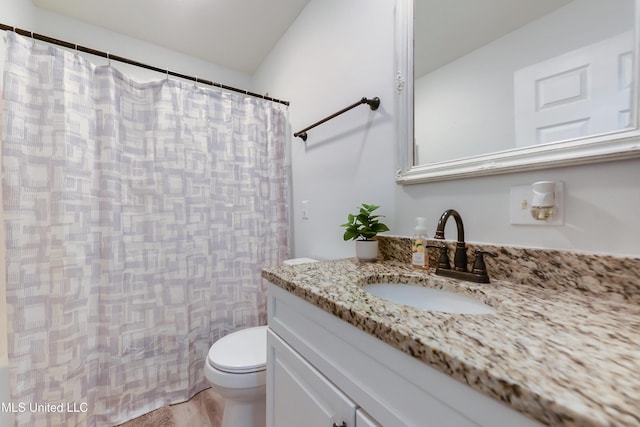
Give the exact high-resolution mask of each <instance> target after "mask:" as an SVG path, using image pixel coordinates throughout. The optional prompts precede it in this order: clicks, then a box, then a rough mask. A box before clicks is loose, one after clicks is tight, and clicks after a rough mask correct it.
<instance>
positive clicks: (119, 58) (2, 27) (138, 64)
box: [0, 23, 289, 106]
mask: <svg viewBox="0 0 640 427" xmlns="http://www.w3.org/2000/svg"><path fill="white" fill-rule="evenodd" d="M0 30H4V31H13V32H15V33H17V34H20V35H23V36H26V37H31V38H32V39H37V40H41V41H44V42H47V43H51V44H55V45H58V46H62V47H66V48H68V49H74V50H76V51H80V52H85V53H89V54H91V55H95V56H100V57H102V58H107V59H108V60H113V61H118V62H123V63H125V64H130V65H135V66H136V67H140V68H145V69H147V70H151V71H157V72H159V73H163V74H166V75H171V76H174V77H179V78H181V79H185V80H190V81H193V82H196V83H202V84H205V85H209V86H215V87H219V88H221V89H225V90H230V91H233V92H239V93H243V94H245V95H249V96H253V97H256V98H262V99H265V100H267V101H272V102H277V103H279V104H284V105H287V106H288V105H289V101H282V100H280V99H275V98H271V97H270V96H266V95H261V94H259V93H255V92H249V91H248V90H245V89H238V88H236V87H233V86H227V85H225V84H222V83H216V82H212V81H210V80H204V79H201V78H198V77H192V76H188V75H186V74H181V73H177V72H175V71H171V70H169V69H168V68H166V69H163V68H160V67H155V66H153V65H148V64H143V63H142V62H138V61H134V60H133V59H128V58H124V57H122V56H118V55H112V54H111V53H109V52H102V51H100V50H96V49H92V48H90V47H86V46H81V45H79V44H76V43H70V42H66V41H64V40H59V39H54V38H53V37H49V36H45V35H42V34H38V33H34V32H32V31H27V30H23V29H21V28H16V27H12V26H10V25H5V24H2V23H0Z"/></svg>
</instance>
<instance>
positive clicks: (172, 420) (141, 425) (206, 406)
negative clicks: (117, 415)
mask: <svg viewBox="0 0 640 427" xmlns="http://www.w3.org/2000/svg"><path fill="white" fill-rule="evenodd" d="M223 410H224V399H223V398H222V397H220V395H218V394H217V393H216V392H215V391H213V389H210V388H209V389H207V390H204V391H201V392H200V393H198V394H196V395H195V396H193V398H191V400H189V401H188V402H184V403H179V404H177V405H171V406H166V407H163V408H160V409H157V410H155V411H152V412H149V413H148V414H145V415H142V416H141V417H138V418H136V419H133V420H131V421H127V422H126V423H124V424H120V425H119V426H118V427H220V422H221V421H222V411H223Z"/></svg>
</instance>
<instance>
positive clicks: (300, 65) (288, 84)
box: [254, 0, 640, 258]
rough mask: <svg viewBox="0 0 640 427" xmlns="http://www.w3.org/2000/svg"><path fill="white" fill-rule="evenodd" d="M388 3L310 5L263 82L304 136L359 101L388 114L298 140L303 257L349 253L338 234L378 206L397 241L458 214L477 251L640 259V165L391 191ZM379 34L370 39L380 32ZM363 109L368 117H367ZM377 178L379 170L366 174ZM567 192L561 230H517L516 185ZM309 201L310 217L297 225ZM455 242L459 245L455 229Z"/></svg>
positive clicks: (263, 71)
mask: <svg viewBox="0 0 640 427" xmlns="http://www.w3.org/2000/svg"><path fill="white" fill-rule="evenodd" d="M392 3H394V2H391V1H367V0H351V1H349V2H344V1H339V0H311V2H310V3H309V5H308V6H307V8H306V9H305V10H304V11H303V13H302V14H301V15H300V17H299V18H298V20H297V21H296V22H295V24H294V25H293V26H292V27H291V28H290V30H289V31H288V32H287V34H285V36H284V37H283V38H282V40H281V41H280V43H279V44H278V46H277V47H276V48H275V49H274V50H273V51H272V53H271V55H270V56H269V58H268V59H267V60H266V61H265V63H264V64H263V65H262V67H261V68H260V69H259V70H258V72H257V73H256V76H255V79H254V83H255V84H256V85H257V87H258V88H259V90H261V91H265V90H268V91H269V92H270V93H277V94H278V95H279V96H282V97H283V98H284V99H289V100H291V101H292V104H291V110H290V111H291V121H292V126H293V128H294V129H293V130H299V129H300V128H302V127H305V126H307V125H308V124H311V123H313V122H315V121H316V120H319V119H320V118H323V117H324V116H325V115H327V114H328V113H332V112H334V111H336V110H337V109H339V108H341V107H342V106H346V105H348V104H350V103H351V102H352V99H353V98H355V99H358V98H359V97H360V96H363V95H366V96H374V95H377V96H380V97H381V98H382V107H381V109H382V112H381V113H382V114H380V113H376V114H380V115H373V116H372V117H374V119H373V122H371V123H372V124H371V126H370V127H366V126H365V127H363V126H364V124H365V123H366V122H368V117H369V116H368V114H369V113H367V112H366V111H363V110H352V111H351V112H349V113H346V114H348V115H344V116H341V117H343V119H340V118H336V119H334V120H332V121H330V122H327V123H325V124H324V125H321V126H320V127H318V128H316V129H314V130H312V131H310V132H309V141H308V142H307V144H306V146H305V144H303V143H302V142H301V141H300V140H299V139H295V140H294V141H292V155H293V157H292V160H293V182H294V191H293V194H294V196H293V207H294V219H293V224H294V230H295V245H296V246H295V255H296V256H316V257H322V258H337V257H342V256H350V255H352V254H353V252H352V249H351V246H350V245H346V244H345V243H344V242H343V241H342V240H341V230H340V229H339V227H338V226H337V225H338V224H340V223H342V222H344V219H345V218H344V217H345V214H346V213H347V212H348V211H349V210H350V209H352V208H353V207H354V206H355V205H356V204H358V203H359V202H372V203H379V204H381V205H382V206H383V208H384V213H385V214H386V215H387V216H388V218H387V219H388V225H389V226H390V227H391V234H394V235H404V236H409V235H411V234H412V231H413V227H414V221H415V217H416V216H427V218H428V223H429V224H431V227H430V230H429V231H430V233H433V232H434V229H435V226H436V223H437V219H438V218H439V216H440V215H441V213H442V212H443V211H444V210H446V209H448V208H455V209H457V210H458V211H459V212H460V213H461V214H462V217H463V219H464V222H465V232H466V238H467V240H468V241H470V242H479V243H491V244H505V245H514V246H529V247H540V248H549V249H565V250H574V251H584V252H595V253H608V254H614V255H632V256H640V241H638V236H640V221H638V220H637V218H638V217H639V215H640V160H639V159H631V160H626V161H616V162H607V163H597V164H591V165H584V166H576V167H565V168H556V169H547V170H542V171H534V172H527V173H510V174H505V175H497V176H492V177H482V178H473V179H464V180H453V181H446V182H436V183H428V184H418V185H408V186H399V185H396V184H395V183H394V169H395V164H396V163H395V159H396V151H395V144H396V141H394V140H393V124H392V119H393V115H394V109H393V101H392V99H393V87H394V69H393V67H392V63H393V37H394V32H393V25H394V24H393V5H392ZM372 28H373V29H372ZM360 108H365V107H360ZM372 170H376V171H377V172H375V173H374V174H372V175H370V173H371V171H372ZM543 179H552V180H562V181H564V182H565V190H566V217H565V221H566V224H565V226H563V227H545V226H513V225H510V224H509V195H510V187H511V186H514V185H524V184H531V183H533V182H535V181H538V180H543ZM303 200H309V203H310V219H308V220H302V219H301V218H300V216H301V214H300V205H301V202H302V201H303ZM446 232H447V238H450V239H454V238H455V228H454V227H453V224H449V225H448V226H447V230H446Z"/></svg>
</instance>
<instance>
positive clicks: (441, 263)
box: [427, 244, 451, 270]
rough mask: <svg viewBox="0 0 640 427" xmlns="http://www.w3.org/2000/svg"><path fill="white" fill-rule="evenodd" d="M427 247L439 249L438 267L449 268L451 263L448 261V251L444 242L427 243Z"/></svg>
mask: <svg viewBox="0 0 640 427" xmlns="http://www.w3.org/2000/svg"><path fill="white" fill-rule="evenodd" d="M427 247H428V248H436V249H440V258H439V259H438V268H442V269H445V270H449V269H450V268H451V264H450V263H449V253H448V250H447V245H446V244H443V245H427Z"/></svg>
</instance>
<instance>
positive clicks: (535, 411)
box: [262, 259, 640, 426]
mask: <svg viewBox="0 0 640 427" xmlns="http://www.w3.org/2000/svg"><path fill="white" fill-rule="evenodd" d="M262 275H263V277H264V278H266V279H268V280H269V281H270V282H272V283H274V284H275V285H277V286H279V287H281V288H283V289H285V290H287V291H289V292H291V293H293V294H295V295H297V296H299V297H301V298H303V299H305V300H307V301H308V302H310V303H312V304H314V305H316V306H318V307H320V308H322V309H324V310H326V311H328V312H329V313H332V314H334V315H335V316H337V317H339V318H341V319H343V320H345V321H347V322H349V323H351V324H352V325H354V326H356V327H358V328H359V329H362V330H364V331H366V332H368V333H371V334H372V335H374V336H376V337H377V338H379V339H380V340H382V341H384V342H385V343H387V344H389V345H391V346H393V347H396V348H398V349H400V350H402V351H404V352H406V353H408V354H410V355H412V356H413V357H416V358H418V359H419V360H421V361H423V362H424V363H426V364H427V365H429V366H431V367H434V368H436V369H438V370H440V371H442V372H444V373H447V374H449V375H451V376H452V377H454V378H456V379H458V380H459V381H462V382H464V383H466V384H468V385H469V386H471V387H473V388H474V389H476V390H478V391H480V392H483V393H485V394H487V395H489V396H491V397H493V398H496V399H499V400H501V401H503V402H505V403H506V404H508V405H510V406H511V407H513V408H514V409H516V410H518V411H520V412H523V413H525V414H527V415H528V416H530V417H532V418H534V419H536V420H538V421H540V422H542V423H545V424H548V425H554V426H556V425H557V426H638V425H640V305H638V304H633V303H630V302H629V301H620V300H617V299H615V298H595V297H593V296H591V295H587V294H583V293H581V292H579V291H577V290H573V289H571V290H559V289H553V288H551V289H547V288H544V287H537V286H532V285H523V284H515V283H510V282H506V281H494V282H492V283H490V284H474V283H469V282H462V281H458V280H454V279H447V278H443V277H440V276H436V275H435V274H433V273H432V272H431V273H428V274H427V273H423V272H419V271H417V270H414V269H412V268H411V267H410V266H409V265H407V264H405V263H402V262H398V261H379V262H374V263H360V262H358V261H357V260H355V259H343V260H335V261H323V262H318V263H311V264H302V265H296V266H280V267H275V268H270V269H265V270H263V273H262ZM382 282H394V283H396V282H398V283H415V284H422V285H425V286H429V287H434V288H439V289H446V290H449V291H453V292H457V293H461V294H465V295H469V296H472V297H475V298H477V299H479V300H481V301H483V302H485V303H486V304H488V305H490V306H491V307H493V308H494V309H495V310H496V313H495V314H483V315H464V314H448V313H439V312H430V311H423V310H420V309H415V308H413V307H409V306H404V305H400V304H394V303H390V302H386V301H384V300H382V299H379V298H377V297H374V296H371V295H369V294H367V293H365V292H364V291H363V290H362V285H364V284H367V283H382Z"/></svg>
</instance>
